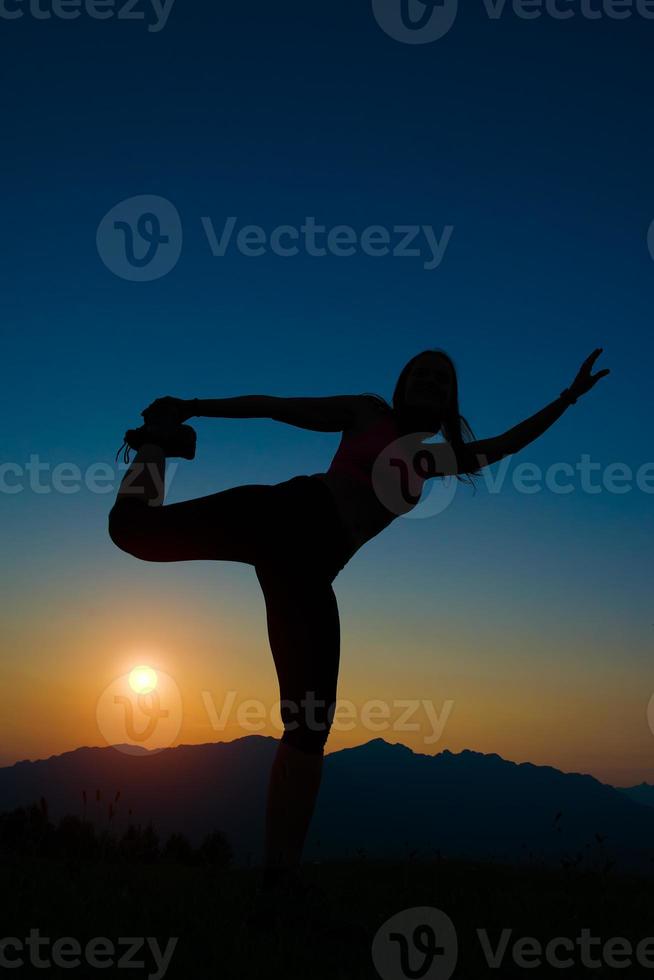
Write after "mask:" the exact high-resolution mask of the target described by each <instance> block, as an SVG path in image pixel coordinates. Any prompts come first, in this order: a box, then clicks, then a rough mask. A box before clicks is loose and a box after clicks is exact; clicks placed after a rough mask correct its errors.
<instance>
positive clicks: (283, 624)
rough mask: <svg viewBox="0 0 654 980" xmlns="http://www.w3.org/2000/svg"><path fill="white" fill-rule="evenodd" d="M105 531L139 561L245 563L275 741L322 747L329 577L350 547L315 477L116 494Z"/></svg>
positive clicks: (327, 694) (331, 675)
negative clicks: (160, 494)
mask: <svg viewBox="0 0 654 980" xmlns="http://www.w3.org/2000/svg"><path fill="white" fill-rule="evenodd" d="M109 535H110V537H111V539H112V541H113V542H114V544H116V545H117V546H118V547H119V548H121V549H122V550H123V551H126V552H128V553H129V554H131V555H134V556H135V557H137V558H141V559H143V560H144V561H156V562H160V561H192V560H195V559H207V560H214V561H237V562H245V563H246V564H250V565H253V566H254V568H255V571H256V575H257V578H258V580H259V583H260V585H261V588H262V590H263V595H264V598H265V602H266V620H267V626H268V636H269V640H270V646H271V649H272V654H273V659H274V662H275V668H276V671H277V677H278V680H279V690H280V698H281V716H282V721H283V723H284V734H283V736H282V741H283V742H290V743H291V744H292V745H294V746H296V747H297V748H299V749H302V750H303V751H305V752H312V753H320V752H322V750H323V748H324V745H325V742H326V741H327V737H328V735H329V730H330V728H331V724H332V720H333V714H334V710H335V706H336V686H337V680H338V667H339V659H340V622H339V615H338V605H337V602H336V596H335V595H334V590H333V588H332V582H333V580H334V579H335V578H336V576H337V575H338V573H339V572H340V570H341V569H342V568H343V567H344V566H345V564H346V563H347V561H348V560H349V559H350V557H351V556H352V554H353V553H354V551H355V550H356V548H355V546H354V545H353V544H352V542H351V541H350V539H349V535H348V534H347V532H346V530H345V528H344V526H343V525H342V523H341V521H340V519H339V516H338V513H337V511H336V508H335V504H334V501H333V498H332V495H331V491H330V490H329V488H328V487H327V486H326V485H325V484H324V483H323V482H322V480H320V479H319V478H317V477H316V476H296V477H293V478H292V479H291V480H287V481H285V482H284V483H278V484H274V485H268V484H253V485H249V486H241V487H233V488H232V489H229V490H223V491H222V492H221V493H215V494H211V495H210V496H207V497H200V498H198V499H196V500H188V501H184V502H183V503H176V504H166V505H163V506H158V507H157V506H149V505H148V504H147V503H145V502H144V501H142V500H138V499H136V498H133V497H123V498H119V499H118V501H117V502H116V504H115V505H114V507H113V508H112V510H111V512H110V514H109Z"/></svg>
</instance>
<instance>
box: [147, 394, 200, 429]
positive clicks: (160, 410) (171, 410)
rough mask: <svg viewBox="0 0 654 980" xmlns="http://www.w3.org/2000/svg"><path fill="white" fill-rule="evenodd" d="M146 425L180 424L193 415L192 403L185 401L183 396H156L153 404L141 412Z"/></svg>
mask: <svg viewBox="0 0 654 980" xmlns="http://www.w3.org/2000/svg"><path fill="white" fill-rule="evenodd" d="M141 415H142V416H143V419H144V421H145V424H146V425H151V424H153V423H154V424H160V423H162V424H164V425H180V424H181V423H182V422H186V420H187V419H190V418H191V416H192V415H193V410H192V408H191V403H190V402H188V401H184V399H183V398H173V397H172V395H166V396H165V397H164V398H155V400H154V401H153V402H152V404H151V405H148V407H147V408H144V409H143V411H142V412H141Z"/></svg>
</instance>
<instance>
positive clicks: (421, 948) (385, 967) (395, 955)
mask: <svg viewBox="0 0 654 980" xmlns="http://www.w3.org/2000/svg"><path fill="white" fill-rule="evenodd" d="M458 955H459V945H458V939H457V934H456V929H455V927H454V923H453V922H452V920H451V919H450V917H449V916H448V915H446V914H445V912H441V910H440V909H435V908H429V907H427V906H423V907H420V908H414V909H404V910H403V911H402V912H397V913H396V915H393V916H391V918H390V919H387V921H386V922H384V924H383V925H382V926H380V928H379V929H378V930H377V933H376V935H375V938H374V939H373V941H372V961H373V964H374V967H375V969H376V970H377V973H378V974H379V976H380V977H381V978H382V980H409V978H410V977H420V978H422V980H449V978H450V977H451V976H452V974H453V973H454V970H455V968H456V964H457V960H458Z"/></svg>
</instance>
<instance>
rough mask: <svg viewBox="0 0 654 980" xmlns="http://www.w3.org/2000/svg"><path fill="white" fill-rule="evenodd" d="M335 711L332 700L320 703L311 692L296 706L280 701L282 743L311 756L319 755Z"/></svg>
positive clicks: (334, 703)
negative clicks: (282, 728) (282, 731)
mask: <svg viewBox="0 0 654 980" xmlns="http://www.w3.org/2000/svg"><path fill="white" fill-rule="evenodd" d="M335 710H336V702H335V701H334V700H322V701H321V700H320V699H319V698H316V697H315V696H313V692H309V694H308V695H307V697H306V698H303V699H302V700H301V701H300V704H297V705H296V704H295V703H294V702H292V701H288V700H287V701H282V705H281V716H282V721H283V723H284V734H283V735H282V742H285V743H287V744H289V745H292V746H293V747H294V748H296V749H300V751H302V752H308V753H309V754H311V755H314V754H315V755H319V754H321V753H322V752H323V751H324V749H325V744H326V742H327V739H328V738H329V733H330V731H331V728H332V722H333V720H334V712H335Z"/></svg>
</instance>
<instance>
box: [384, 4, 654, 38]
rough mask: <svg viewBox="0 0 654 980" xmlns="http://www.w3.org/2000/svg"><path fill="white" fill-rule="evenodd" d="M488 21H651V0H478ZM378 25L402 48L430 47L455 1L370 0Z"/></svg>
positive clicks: (452, 17) (453, 14)
mask: <svg viewBox="0 0 654 980" xmlns="http://www.w3.org/2000/svg"><path fill="white" fill-rule="evenodd" d="M481 2H482V6H483V8H484V11H485V12H486V15H487V16H488V18H489V19H490V20H500V19H501V18H502V17H504V16H506V14H512V15H513V16H514V17H518V18H520V19H521V20H539V19H540V18H541V17H549V18H550V19H551V20H570V19H572V18H582V19H584V20H602V19H604V18H608V19H609V20H627V19H628V18H630V17H633V16H638V17H641V18H642V19H643V20H654V0H481ZM372 9H373V13H374V15H375V19H376V20H377V23H378V24H379V26H380V27H381V28H382V30H383V31H385V33H386V34H388V35H389V37H392V38H393V40H395V41H401V42H402V43H404V44H430V43H431V42H433V41H438V40H439V39H440V38H442V37H444V36H445V35H446V34H447V33H448V32H449V31H450V30H451V29H452V27H453V26H454V23H455V21H456V18H457V14H458V9H459V3H458V0H372Z"/></svg>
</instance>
